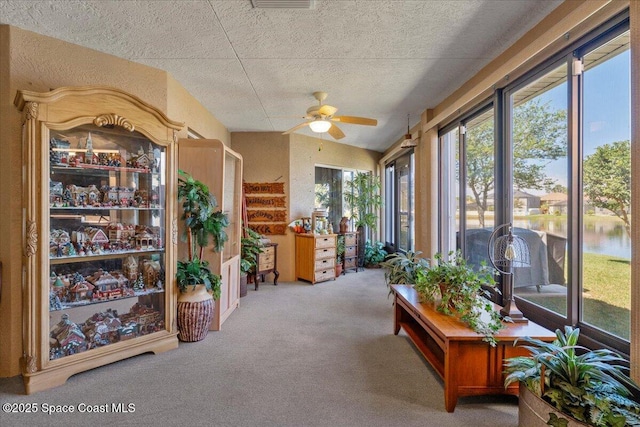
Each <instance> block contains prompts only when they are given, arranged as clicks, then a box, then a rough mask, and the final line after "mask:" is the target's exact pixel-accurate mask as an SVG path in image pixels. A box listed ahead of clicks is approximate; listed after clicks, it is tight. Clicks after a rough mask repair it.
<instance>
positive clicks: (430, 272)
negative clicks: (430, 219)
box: [414, 251, 504, 346]
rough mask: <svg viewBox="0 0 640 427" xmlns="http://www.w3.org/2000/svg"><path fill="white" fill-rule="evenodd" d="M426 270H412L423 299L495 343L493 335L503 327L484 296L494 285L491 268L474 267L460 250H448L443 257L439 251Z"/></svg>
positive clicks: (490, 342) (416, 286)
mask: <svg viewBox="0 0 640 427" xmlns="http://www.w3.org/2000/svg"><path fill="white" fill-rule="evenodd" d="M434 259H435V261H436V263H435V264H432V265H431V266H430V267H429V268H427V269H418V270H417V271H416V282H415V285H414V288H415V290H416V292H418V294H419V295H420V297H421V298H422V299H424V300H426V301H432V302H433V301H436V300H438V298H439V300H438V302H437V306H436V309H437V310H438V311H440V312H441V313H444V314H447V315H450V316H458V317H459V319H460V320H461V321H462V322H464V323H465V324H467V326H469V328H471V329H472V330H474V331H475V332H477V333H479V334H481V335H484V340H485V341H486V342H488V343H489V344H491V345H492V346H495V344H496V338H495V335H496V334H497V333H498V332H499V331H500V330H501V329H502V328H503V327H504V325H503V323H502V318H501V317H500V313H498V311H496V310H494V307H493V303H492V302H491V301H489V299H487V298H488V297H489V296H490V293H489V291H488V289H494V290H495V292H498V290H497V289H496V288H495V286H496V281H495V280H494V278H493V275H494V271H493V270H491V269H489V268H488V267H487V266H486V265H483V266H482V267H481V268H480V269H479V270H477V271H476V270H474V269H473V268H472V267H471V266H469V265H468V264H467V261H466V260H465V259H464V257H463V256H462V253H461V252H460V251H456V252H453V251H451V252H449V257H448V258H447V259H444V257H443V256H442V254H441V253H437V254H436V255H435V256H434Z"/></svg>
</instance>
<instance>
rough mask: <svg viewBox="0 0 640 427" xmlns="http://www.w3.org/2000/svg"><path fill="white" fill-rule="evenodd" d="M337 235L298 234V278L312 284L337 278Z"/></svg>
mask: <svg viewBox="0 0 640 427" xmlns="http://www.w3.org/2000/svg"><path fill="white" fill-rule="evenodd" d="M336 236H337V235H336V234H319V235H316V234H296V278H297V279H301V280H306V281H308V282H311V283H312V284H314V283H317V282H323V281H325V280H330V279H333V280H335V278H336V272H335V266H336Z"/></svg>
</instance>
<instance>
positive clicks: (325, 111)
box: [282, 92, 378, 139]
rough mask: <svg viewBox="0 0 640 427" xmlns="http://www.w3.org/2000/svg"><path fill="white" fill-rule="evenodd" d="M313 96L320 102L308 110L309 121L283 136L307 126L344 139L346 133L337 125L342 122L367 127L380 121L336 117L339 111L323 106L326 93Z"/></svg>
mask: <svg viewBox="0 0 640 427" xmlns="http://www.w3.org/2000/svg"><path fill="white" fill-rule="evenodd" d="M313 96H314V97H315V98H316V99H317V100H318V105H314V106H311V107H309V108H307V114H306V116H304V117H303V118H304V119H307V120H308V121H306V122H304V123H300V124H299V125H297V126H294V127H292V128H291V129H289V130H288V131H285V132H282V134H283V135H285V134H289V133H293V132H295V131H297V130H298V129H302V128H303V127H305V126H309V128H311V130H312V131H313V132H317V133H323V132H328V133H329V135H331V136H332V137H333V138H334V139H342V138H344V133H343V132H342V130H340V128H339V127H338V126H336V124H335V123H332V122H341V123H349V124H354V125H366V126H376V125H377V124H378V121H377V120H376V119H368V118H366V117H354V116H334V114H335V113H336V111H338V109H337V108H336V107H332V106H331V105H326V104H323V103H322V101H324V100H325V99H326V97H327V93H326V92H313Z"/></svg>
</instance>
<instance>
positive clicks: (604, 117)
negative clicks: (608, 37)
mask: <svg viewBox="0 0 640 427" xmlns="http://www.w3.org/2000/svg"><path fill="white" fill-rule="evenodd" d="M629 61H630V53H629V50H626V51H625V52H623V53H621V54H619V55H617V56H615V57H613V58H611V59H609V60H607V61H605V62H603V63H601V64H599V65H597V66H595V67H593V68H591V69H589V70H586V71H585V72H584V78H583V82H584V92H583V94H584V101H583V107H584V123H583V138H584V141H583V142H584V147H583V149H584V152H583V156H585V157H586V156H589V155H590V154H593V152H594V151H595V149H596V147H597V146H599V145H603V144H606V143H611V142H615V141H624V140H628V139H630V138H631V100H630V96H631V89H630V84H631V83H630V62H629ZM537 99H540V100H541V102H542V103H546V102H549V105H550V107H551V108H553V109H554V110H558V109H564V110H566V109H567V84H566V83H564V84H562V85H559V86H556V87H554V88H553V89H551V90H549V91H547V92H545V93H543V94H541V95H540V96H539V97H538V98H537ZM567 170H568V167H567V159H566V158H564V159H559V160H556V161H552V162H550V163H549V164H548V165H547V172H548V175H549V176H551V177H552V178H555V179H557V180H558V182H559V183H560V184H562V185H564V186H566V185H567ZM531 192H532V193H536V194H537V193H540V192H536V191H533V190H532V191H531Z"/></svg>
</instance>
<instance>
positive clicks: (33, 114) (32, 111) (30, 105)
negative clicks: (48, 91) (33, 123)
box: [24, 102, 38, 121]
mask: <svg viewBox="0 0 640 427" xmlns="http://www.w3.org/2000/svg"><path fill="white" fill-rule="evenodd" d="M36 118H38V103H37V102H27V105H26V106H25V109H24V120H25V121H27V120H35V119H36Z"/></svg>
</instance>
